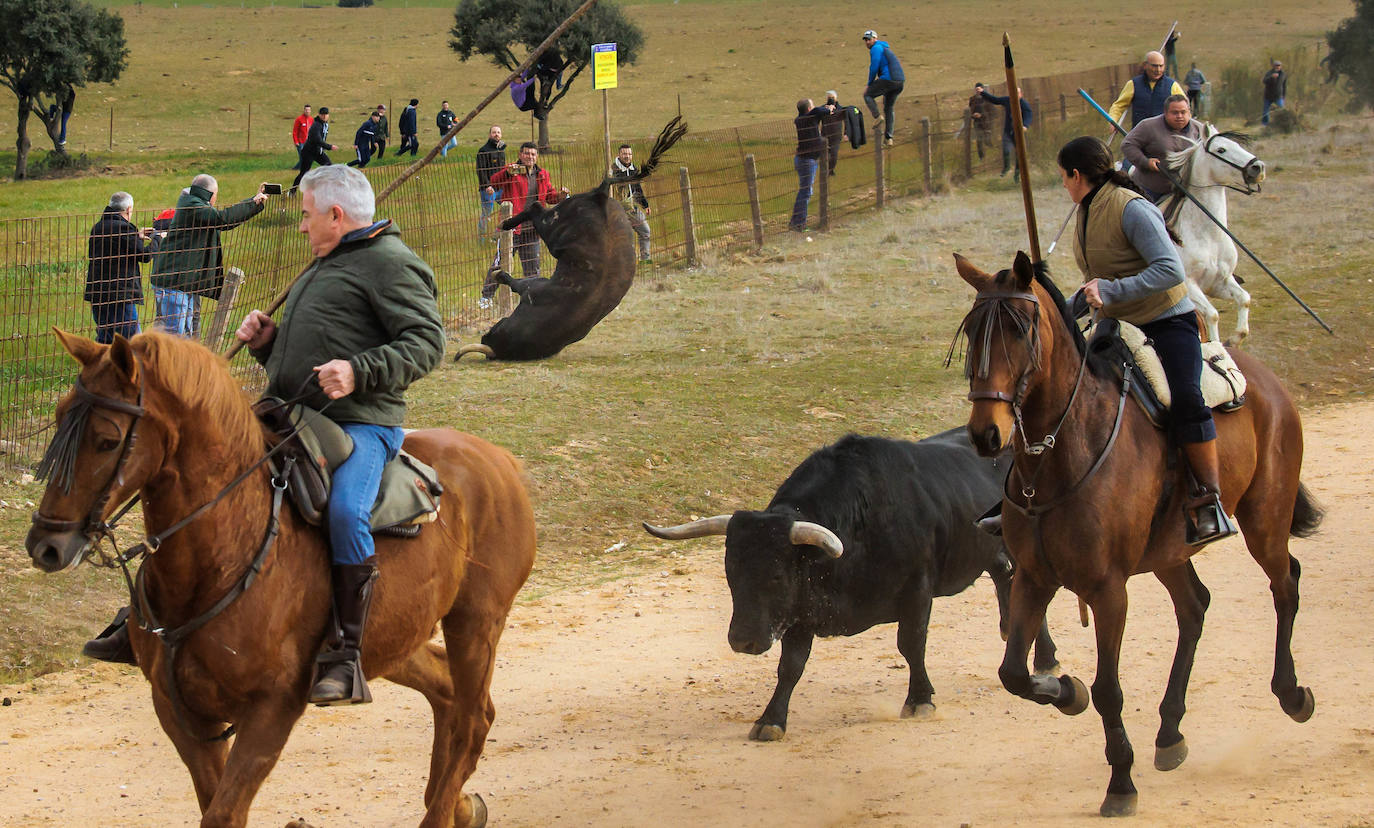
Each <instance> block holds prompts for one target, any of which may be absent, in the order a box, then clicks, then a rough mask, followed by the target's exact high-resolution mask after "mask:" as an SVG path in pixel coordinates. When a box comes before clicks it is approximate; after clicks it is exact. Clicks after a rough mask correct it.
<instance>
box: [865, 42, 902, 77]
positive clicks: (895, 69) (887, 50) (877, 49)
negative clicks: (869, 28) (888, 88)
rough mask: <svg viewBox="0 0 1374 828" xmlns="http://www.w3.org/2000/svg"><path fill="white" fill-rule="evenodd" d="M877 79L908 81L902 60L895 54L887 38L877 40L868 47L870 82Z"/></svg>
mask: <svg viewBox="0 0 1374 828" xmlns="http://www.w3.org/2000/svg"><path fill="white" fill-rule="evenodd" d="M875 79H876V80H890V81H896V82H898V83H906V74H905V73H904V72H902V62H901V61H900V60H898V59H897V55H895V54H893V52H892V47H891V46H889V45H887V41H886V40H875V41H873V45H872V46H870V47H868V83H873V81H874V80H875Z"/></svg>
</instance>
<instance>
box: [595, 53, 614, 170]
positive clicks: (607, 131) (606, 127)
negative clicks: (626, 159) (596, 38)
mask: <svg viewBox="0 0 1374 828" xmlns="http://www.w3.org/2000/svg"><path fill="white" fill-rule="evenodd" d="M617 73H618V69H617V62H616V50H615V44H614V43H593V44H592V78H593V87H594V88H596V89H600V90H601V129H602V132H603V134H604V137H605V142H606V167H607V168H608V169H609V168H610V165H611V97H610V93H609V92H608V91H607V90H610V89H615V88H616V87H617V86H618V85H619V78H618V77H617Z"/></svg>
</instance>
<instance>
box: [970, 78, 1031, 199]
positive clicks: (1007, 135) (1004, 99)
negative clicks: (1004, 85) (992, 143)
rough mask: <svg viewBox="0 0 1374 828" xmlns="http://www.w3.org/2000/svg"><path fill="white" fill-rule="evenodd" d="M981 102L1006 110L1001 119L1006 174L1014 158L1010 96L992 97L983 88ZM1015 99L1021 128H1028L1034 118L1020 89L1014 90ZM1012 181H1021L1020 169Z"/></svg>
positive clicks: (1003, 159) (1003, 169) (1003, 161)
mask: <svg viewBox="0 0 1374 828" xmlns="http://www.w3.org/2000/svg"><path fill="white" fill-rule="evenodd" d="M980 94H981V95H982V96H983V100H985V101H989V102H991V103H994V104H997V105H998V106H1000V107H1002V108H1003V109H1005V110H1006V113H1005V116H1004V117H1003V118H1002V175H1006V174H1007V170H1009V169H1011V166H1012V159H1013V158H1015V157H1016V121H1015V120H1014V119H1013V118H1012V115H1011V96H1010V95H994V94H992V93H991V92H989V91H988V90H987V88H986V87H984V89H983V91H982V93H980ZM1016 97H1017V98H1018V99H1019V100H1020V101H1021V127H1022V128H1023V129H1024V128H1028V127H1030V125H1031V121H1032V120H1034V118H1035V116H1034V114H1032V112H1031V105H1030V104H1028V103H1026V99H1025V98H1022V97H1021V87H1019V86H1018V87H1017V88H1016ZM1012 180H1013V181H1020V180H1021V168H1020V167H1017V169H1016V173H1015V174H1014V175H1013V176H1012Z"/></svg>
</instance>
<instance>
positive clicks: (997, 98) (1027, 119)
mask: <svg viewBox="0 0 1374 828" xmlns="http://www.w3.org/2000/svg"><path fill="white" fill-rule="evenodd" d="M983 99H984V100H986V101H991V102H992V103H995V104H997V105H998V106H1000V107H1002V109H1003V111H1005V112H1006V117H1005V118H1003V119H1002V134H1003V135H1005V136H1007V137H1008V138H1011V137H1012V136H1014V135H1015V134H1016V130H1015V126H1016V124H1015V123H1014V122H1013V121H1012V117H1011V96H1010V95H994V94H992V93H991V92H989V91H988V90H986V89H984V90H983ZM1033 120H1035V116H1034V115H1033V114H1032V113H1031V106H1030V104H1028V103H1026V99H1025V98H1022V99H1021V126H1027V127H1028V126H1030V125H1031V121H1033Z"/></svg>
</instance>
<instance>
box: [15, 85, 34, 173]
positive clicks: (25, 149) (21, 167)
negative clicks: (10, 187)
mask: <svg viewBox="0 0 1374 828" xmlns="http://www.w3.org/2000/svg"><path fill="white" fill-rule="evenodd" d="M32 108H33V104H32V101H31V99H30V98H28V97H26V96H24V95H20V96H19V127H18V132H19V137H18V140H16V141H15V142H14V180H15V181H21V180H23V179H25V178H28V174H29V111H30V110H31V109H32Z"/></svg>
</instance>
